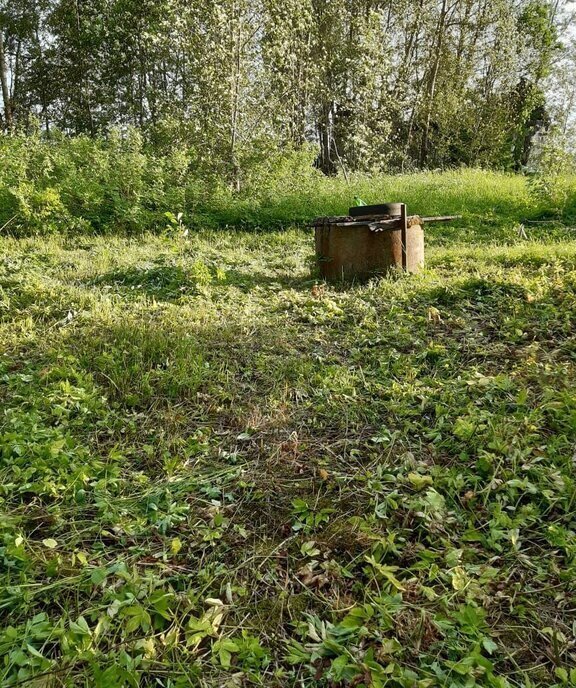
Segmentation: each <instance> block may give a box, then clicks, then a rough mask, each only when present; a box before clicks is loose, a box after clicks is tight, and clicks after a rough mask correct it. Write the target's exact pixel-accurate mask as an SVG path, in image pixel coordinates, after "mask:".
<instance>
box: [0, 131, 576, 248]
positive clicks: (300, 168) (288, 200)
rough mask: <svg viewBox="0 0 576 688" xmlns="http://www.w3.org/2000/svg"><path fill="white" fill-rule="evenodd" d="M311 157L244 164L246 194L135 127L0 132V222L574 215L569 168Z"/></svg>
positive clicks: (125, 229) (29, 228) (38, 227)
mask: <svg viewBox="0 0 576 688" xmlns="http://www.w3.org/2000/svg"><path fill="white" fill-rule="evenodd" d="M313 159H314V153H313V151H312V150H304V151H288V152H282V153H280V152H279V153H278V154H277V155H276V156H273V157H271V158H268V159H266V160H260V161H259V162H257V163H254V166H253V168H252V169H250V170H246V171H245V173H244V177H243V180H242V187H241V190H240V191H239V192H238V191H233V190H231V189H230V188H229V187H228V186H226V184H225V183H223V181H222V179H220V178H217V177H214V176H212V175H210V174H208V173H207V172H206V171H205V167H202V165H201V162H200V161H198V160H197V159H196V158H195V157H194V155H193V154H192V152H189V151H184V150H177V151H173V152H172V153H170V154H168V155H163V156H158V155H156V154H154V153H153V152H150V151H148V150H146V149H145V148H144V146H143V143H142V140H141V137H140V135H139V134H138V133H137V132H135V131H130V132H128V134H127V135H125V136H120V135H119V134H117V133H116V134H112V135H110V136H109V137H108V138H106V139H103V138H102V139H89V138H86V137H77V138H72V139H71V138H66V137H64V136H61V135H58V136H55V137H53V138H51V139H50V140H46V139H43V138H41V137H38V136H36V137H34V136H32V137H9V138H8V137H4V138H0V227H1V228H2V229H3V232H4V233H11V234H14V235H45V234H49V233H54V232H60V231H66V232H75V233H82V234H99V233H109V232H120V233H135V232H138V233H140V232H142V231H155V232H158V231H162V230H164V229H166V228H167V227H172V228H175V229H177V228H178V227H179V226H181V224H183V225H185V226H187V227H191V228H195V227H209V228H213V229H216V228H222V227H236V228H245V229H271V228H277V229H278V228H286V227H288V226H291V225H303V224H306V223H308V222H310V220H311V219H312V218H314V217H316V216H320V215H342V214H346V213H347V212H348V208H349V206H350V205H351V203H352V200H353V198H354V196H360V197H361V198H362V199H363V200H364V201H365V202H367V203H375V202H384V201H404V202H406V203H407V204H408V206H409V210H410V211H411V212H414V213H419V214H424V215H430V214H432V215H434V214H457V215H462V216H463V217H462V220H461V222H460V223H459V224H457V225H456V227H460V228H465V227H471V226H472V225H478V224H479V223H480V224H481V225H484V226H485V227H486V228H496V229H498V228H503V227H507V226H510V225H511V224H517V223H518V222H522V221H523V220H525V219H532V220H533V219H535V218H541V217H547V218H554V217H556V218H563V219H567V220H570V219H571V218H572V217H574V216H576V178H573V177H568V176H565V177H562V178H558V177H555V178H554V179H552V180H545V183H539V184H532V183H531V182H530V180H529V179H528V178H527V177H524V176H521V175H514V174H508V173H504V172H495V171H486V170H478V169H459V170H453V171H445V172H422V173H418V174H410V175H379V176H367V175H347V176H346V177H344V176H337V177H325V176H323V175H322V174H321V173H320V172H319V171H318V170H316V169H315V168H314V167H313ZM540 181H542V180H540ZM558 185H561V186H562V193H561V194H559V193H557V187H558ZM559 198H560V199H561V202H560V203H559V201H558V199H559ZM560 206H561V207H560ZM180 213H181V214H182V215H181V220H180V221H178V220H176V218H178V217H179V214H180Z"/></svg>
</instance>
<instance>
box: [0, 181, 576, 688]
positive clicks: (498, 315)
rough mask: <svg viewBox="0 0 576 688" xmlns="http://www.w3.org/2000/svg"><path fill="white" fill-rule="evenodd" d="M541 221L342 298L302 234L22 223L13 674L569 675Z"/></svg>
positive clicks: (563, 327) (567, 461)
mask: <svg viewBox="0 0 576 688" xmlns="http://www.w3.org/2000/svg"><path fill="white" fill-rule="evenodd" d="M432 178H433V177H431V179H432ZM453 179H454V180H456V179H458V177H457V176H454V177H453ZM455 183H456V182H455ZM423 198H424V197H423ZM426 201H427V203H428V204H429V209H430V210H431V211H432V212H436V211H440V210H442V209H449V208H446V207H445V206H442V207H440V205H438V207H436V206H434V202H435V201H434V200H433V195H432V191H431V192H430V194H428V196H427V198H426ZM510 202H512V201H510ZM446 205H449V203H448V202H446ZM538 227H539V228H538V229H534V230H531V229H528V230H527V231H528V239H526V238H523V237H521V236H520V235H519V234H518V232H517V231H516V230H515V228H514V227H513V226H510V227H508V229H505V228H503V229H502V232H504V234H503V235H502V237H503V238H504V239H505V241H506V242H507V244H508V245H504V244H500V245H496V244H493V243H490V242H489V241H487V239H488V238H489V236H490V235H489V234H486V232H484V231H483V230H479V231H477V232H476V234H472V232H473V229H472V228H470V229H469V233H468V234H465V240H464V241H461V242H453V243H451V244H448V241H447V239H446V233H445V232H446V228H432V229H430V230H429V231H428V235H427V236H428V245H429V250H428V256H427V258H428V267H427V269H426V271H425V272H424V273H423V274H421V275H419V276H408V277H406V276H404V277H402V276H395V277H391V278H388V279H382V280H377V281H373V282H372V283H370V284H368V285H364V286H360V285H355V286H354V285H353V286H351V287H349V288H343V287H338V286H336V287H330V286H327V285H324V284H322V283H320V282H319V281H317V280H316V279H315V277H314V274H313V273H311V272H310V269H311V252H312V242H311V237H310V235H309V234H308V233H305V232H300V231H295V230H291V231H288V232H270V233H268V234H254V233H241V232H238V231H235V232H226V231H219V232H208V231H206V232H199V233H190V234H189V236H188V237H187V238H185V237H183V236H182V235H181V234H178V235H177V236H175V237H172V238H169V237H162V236H154V235H144V236H141V237H140V238H132V239H129V238H117V237H116V238H114V237H106V238H89V237H85V238H82V239H78V238H75V239H71V238H69V237H66V236H64V235H55V236H52V237H49V238H36V239H33V238H30V239H20V240H16V239H9V238H4V239H3V240H2V258H1V260H0V343H1V346H2V356H1V358H0V375H1V378H0V379H1V385H0V400H1V407H2V414H1V418H0V451H1V454H0V512H1V519H0V561H1V562H2V567H1V573H0V618H1V623H0V656H1V657H2V661H1V663H0V684H1V685H2V686H7V687H8V686H16V685H30V686H77V685H90V686H100V687H102V688H104V687H105V688H114V687H120V686H164V687H168V686H170V687H171V688H176V687H179V686H196V685H197V686H214V687H215V686H252V685H254V686H266V687H271V686H298V687H303V686H305V687H308V688H313V687H318V688H319V687H321V686H325V687H327V688H328V687H330V688H334V687H337V686H342V687H343V686H375V687H378V686H391V687H395V686H399V687H403V688H415V687H417V688H432V687H446V688H448V687H449V688H470V687H472V686H487V687H488V686H489V687H495V688H505V687H520V686H523V687H524V688H531V687H535V686H542V687H544V686H545V687H547V688H550V687H551V686H557V687H560V686H562V687H564V686H569V685H574V684H575V682H576V672H575V670H574V666H576V648H575V635H576V633H575V631H576V629H575V623H574V611H575V607H574V580H575V574H576V569H575V564H576V539H575V529H576V523H575V516H574V514H575V497H576V485H575V482H574V450H575V442H576V397H575V395H574V384H575V381H576V367H575V361H576V339H575V335H574V332H575V325H576V323H575V312H576V242H575V241H574V240H573V239H572V235H571V233H570V231H569V230H564V231H562V230H555V233H554V234H553V235H548V236H546V235H545V233H546V232H547V231H549V230H547V229H544V228H543V227H540V226H538ZM551 236H553V237H554V240H553V241H552V239H551ZM452 238H454V237H452ZM471 238H472V240H471ZM544 239H547V240H546V241H544Z"/></svg>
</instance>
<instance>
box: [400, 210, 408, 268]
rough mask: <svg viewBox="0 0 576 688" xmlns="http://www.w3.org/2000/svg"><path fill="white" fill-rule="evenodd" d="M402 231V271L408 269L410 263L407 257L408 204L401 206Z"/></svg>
mask: <svg viewBox="0 0 576 688" xmlns="http://www.w3.org/2000/svg"><path fill="white" fill-rule="evenodd" d="M400 222H401V225H400V231H401V235H400V236H401V241H402V270H406V269H407V265H408V261H407V256H406V244H407V239H408V213H407V212H406V203H402V204H401V205H400Z"/></svg>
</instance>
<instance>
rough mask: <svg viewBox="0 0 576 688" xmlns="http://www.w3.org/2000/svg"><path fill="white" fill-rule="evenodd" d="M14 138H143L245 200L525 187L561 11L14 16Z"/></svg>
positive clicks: (361, 9)
mask: <svg viewBox="0 0 576 688" xmlns="http://www.w3.org/2000/svg"><path fill="white" fill-rule="evenodd" d="M2 2H3V5H2V8H1V9H0V77H1V86H2V88H1V96H0V97H1V102H2V108H0V110H1V119H0V128H1V129H2V130H3V131H4V132H6V133H10V132H13V131H17V130H24V131H26V130H29V129H30V128H34V127H36V128H38V127H41V128H42V129H43V130H44V131H45V132H46V133H47V134H50V133H51V132H53V131H54V130H56V129H57V130H61V131H63V132H65V133H70V134H88V135H90V136H95V135H98V134H102V133H106V132H108V131H109V130H110V128H111V127H120V128H122V127H126V126H129V125H131V126H136V127H138V128H139V129H140V130H141V131H142V133H143V136H144V137H145V140H146V141H147V142H148V143H149V144H150V145H152V146H154V147H155V149H156V150H159V151H161V150H163V149H168V148H172V147H174V146H186V148H187V149H188V150H190V151H192V152H193V155H194V157H195V160H196V162H197V164H198V166H200V167H202V166H205V167H206V169H210V170H211V171H212V172H213V173H215V174H218V175H220V176H221V177H222V178H225V179H227V180H228V181H229V183H230V184H231V185H232V186H235V185H236V186H240V185H241V183H242V179H243V175H244V176H245V175H246V174H249V172H248V171H249V169H250V164H251V161H252V160H255V159H258V158H262V157H265V156H267V155H269V154H270V152H271V151H276V150H278V148H280V149H296V150H299V149H301V148H303V147H305V146H309V145H312V146H315V147H316V149H317V157H316V164H317V165H318V166H319V167H320V169H322V170H323V171H324V172H325V173H327V174H330V173H335V172H340V171H342V172H344V174H346V173H347V171H354V170H360V171H380V170H399V169H401V170H404V171H407V170H410V169H415V168H429V169H431V168H444V167H447V166H453V165H462V164H464V165H483V166H490V167H499V168H508V169H521V168H522V167H523V166H524V165H526V163H527V161H528V159H529V156H530V151H531V147H532V145H533V142H534V140H535V136H536V135H537V134H538V133H541V132H543V131H545V130H546V129H547V128H548V127H549V126H550V125H551V124H552V122H551V117H550V114H549V112H548V109H547V106H546V97H545V88H544V86H545V83H546V79H547V78H548V76H549V74H550V70H551V68H552V65H553V64H554V60H555V59H556V57H557V55H558V53H559V51H561V50H562V42H561V40H560V38H561V36H560V34H561V31H560V23H561V17H562V8H563V5H564V4H565V3H563V2H562V0H9V1H8V0H2Z"/></svg>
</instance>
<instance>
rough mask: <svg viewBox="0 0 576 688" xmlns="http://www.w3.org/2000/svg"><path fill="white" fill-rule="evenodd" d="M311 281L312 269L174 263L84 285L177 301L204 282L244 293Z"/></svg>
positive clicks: (103, 277) (304, 285) (116, 272)
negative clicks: (264, 269) (296, 270)
mask: <svg viewBox="0 0 576 688" xmlns="http://www.w3.org/2000/svg"><path fill="white" fill-rule="evenodd" d="M314 281H315V276H314V273H313V272H309V273H306V274H304V275H290V274H287V273H280V274H266V273H262V272H256V271H248V270H240V269H220V268H215V267H212V266H208V265H206V264H204V263H200V262H198V263H195V264H192V265H191V266H190V267H187V268H183V267H181V266H178V265H161V266H155V267H149V268H147V267H127V268H121V269H117V270H112V271H110V272H106V273H103V274H101V275H98V276H97V277H95V278H91V279H90V280H88V282H87V285H88V286H99V287H104V288H106V289H112V290H116V291H118V292H119V293H121V294H122V295H123V296H129V295H133V296H135V297H138V296H143V295H145V296H148V297H151V298H154V299H155V300H160V301H178V300H179V299H181V298H182V297H183V296H191V295H194V294H197V293H198V292H199V290H201V289H202V287H205V286H207V285H218V286H222V287H226V286H234V287H237V288H239V289H241V290H242V291H245V292H250V291H253V290H255V289H258V288H266V289H268V288H271V287H274V286H275V285H277V286H278V287H279V288H282V289H296V290H305V289H308V288H310V286H311V285H312V284H313V283H314Z"/></svg>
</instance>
